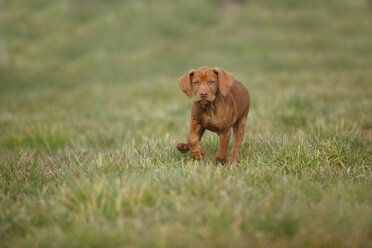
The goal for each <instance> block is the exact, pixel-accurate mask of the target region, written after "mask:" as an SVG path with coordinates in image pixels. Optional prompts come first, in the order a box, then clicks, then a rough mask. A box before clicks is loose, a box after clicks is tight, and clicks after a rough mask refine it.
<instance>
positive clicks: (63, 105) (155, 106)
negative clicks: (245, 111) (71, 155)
mask: <svg viewBox="0 0 372 248" xmlns="http://www.w3.org/2000/svg"><path fill="white" fill-rule="evenodd" d="M371 23H372V3H371V1H367V0H329V1H322V0H314V1H295V0H283V1H270V0H264V1H254V0H250V1H249V0H246V1H244V0H205V1H196V0H190V1H167V0H154V1H149V0H136V1H130V0H126V1H116V0H55V1H46V0H34V1H27V0H12V1H9V0H8V1H7V0H1V1H0V31H1V32H0V87H1V93H0V94H1V96H0V98H1V99H0V104H1V105H0V106H1V107H0V111H1V112H0V121H1V123H0V125H1V131H0V132H1V138H0V144H1V145H2V146H4V147H7V148H14V147H19V146H31V147H38V145H41V147H43V148H53V147H56V148H61V147H65V146H74V147H80V148H81V147H89V146H90V145H93V146H94V145H97V144H100V142H103V143H102V145H103V146H110V145H113V146H118V145H119V146H120V144H121V142H122V141H123V138H125V137H131V138H132V137H134V138H135V137H137V136H138V137H140V136H141V137H151V136H153V134H154V131H155V132H156V131H160V132H164V134H165V133H168V134H171V135H178V137H180V138H181V137H184V136H185V135H186V132H187V125H188V121H187V118H188V116H189V111H190V110H189V108H190V102H189V101H188V100H187V98H186V97H185V96H184V95H183V94H182V92H181V91H180V90H179V89H178V85H177V79H178V77H179V76H181V75H182V74H183V73H185V72H186V71H188V70H189V69H191V68H197V67H199V66H202V65H209V66H218V67H221V68H224V69H226V70H228V71H230V72H232V73H233V74H234V75H235V77H236V78H237V79H239V80H240V81H242V82H243V84H245V85H246V86H247V88H248V89H249V90H251V94H252V111H251V125H250V126H253V127H254V129H255V130H256V131H259V132H261V133H262V134H265V133H268V134H269V133H273V132H274V133H275V132H278V133H282V132H283V131H284V132H286V131H290V130H298V129H299V128H306V127H308V126H309V125H310V126H311V125H314V124H316V123H319V122H324V121H339V120H340V119H345V120H346V121H350V122H354V123H357V124H358V125H359V127H361V128H362V129H363V130H365V129H367V130H370V127H371V119H370V117H369V116H368V115H366V114H365V113H371V102H370V100H368V98H369V97H370V96H371V91H372V90H371V78H372V72H371V68H372V25H371ZM360 113H363V114H360ZM25 124H27V125H25ZM263 124H264V125H263ZM135 129H137V130H135ZM138 130H140V131H138ZM180 131H182V132H181V133H180ZM100 132H101V135H98V136H97V133H100ZM114 137H118V138H114ZM98 146H99V145H98Z"/></svg>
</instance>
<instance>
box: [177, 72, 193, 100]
mask: <svg viewBox="0 0 372 248" xmlns="http://www.w3.org/2000/svg"><path fill="white" fill-rule="evenodd" d="M194 72H195V70H190V71H188V72H187V73H186V74H185V75H183V76H182V77H180V78H179V79H178V85H179V86H180V88H181V90H182V91H183V92H184V93H185V94H186V95H187V96H188V97H189V98H191V97H192V88H191V77H192V76H193V75H194Z"/></svg>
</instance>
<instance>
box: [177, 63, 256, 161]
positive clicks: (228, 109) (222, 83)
mask: <svg viewBox="0 0 372 248" xmlns="http://www.w3.org/2000/svg"><path fill="white" fill-rule="evenodd" d="M178 84H179V86H180V88H181V90H182V91H183V92H185V94H186V95H187V96H188V97H189V98H192V95H193V94H194V102H193V104H192V110H191V122H190V130H189V133H188V135H187V142H188V143H187V144H184V143H180V144H178V145H177V149H178V150H179V151H180V152H182V153H185V152H188V151H191V155H192V157H193V158H194V159H197V160H200V159H204V156H205V152H204V150H203V148H202V146H201V143H200V141H201V138H202V136H203V133H204V131H205V130H206V129H208V130H210V131H213V132H215V133H217V134H218V135H219V137H220V149H219V150H218V153H217V156H216V159H217V161H219V162H222V163H225V162H226V160H227V153H228V147H229V141H230V134H231V128H233V130H234V146H233V148H232V150H231V153H230V161H229V164H231V163H233V162H236V161H237V159H238V152H239V147H240V145H241V143H242V141H243V137H244V131H245V122H246V121H247V116H248V112H249V104H250V96H249V92H248V90H247V89H246V88H245V87H244V86H243V85H242V84H241V83H240V82H239V81H237V80H234V76H233V74H231V73H229V72H227V71H225V70H223V69H220V68H211V67H200V68H198V69H196V70H190V71H189V72H187V73H186V74H185V75H183V76H182V77H180V78H179V79H178Z"/></svg>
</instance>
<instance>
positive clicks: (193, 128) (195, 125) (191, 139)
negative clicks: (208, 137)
mask: <svg viewBox="0 0 372 248" xmlns="http://www.w3.org/2000/svg"><path fill="white" fill-rule="evenodd" d="M204 130H205V129H204V128H203V127H202V125H201V123H199V122H198V121H196V120H195V119H193V118H191V122H190V130H189V133H188V135H187V143H188V145H189V148H190V152H191V156H192V157H193V158H194V159H197V160H201V159H204V156H205V152H204V150H203V148H202V146H201V143H200V138H201V135H200V134H202V133H204Z"/></svg>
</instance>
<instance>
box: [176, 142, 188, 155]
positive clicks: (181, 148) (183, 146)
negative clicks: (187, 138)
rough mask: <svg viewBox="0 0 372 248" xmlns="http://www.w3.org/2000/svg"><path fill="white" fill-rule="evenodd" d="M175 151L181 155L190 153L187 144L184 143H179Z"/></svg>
mask: <svg viewBox="0 0 372 248" xmlns="http://www.w3.org/2000/svg"><path fill="white" fill-rule="evenodd" d="M177 149H178V151H180V152H182V153H186V152H189V151H190V148H189V144H185V143H179V144H178V145H177Z"/></svg>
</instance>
